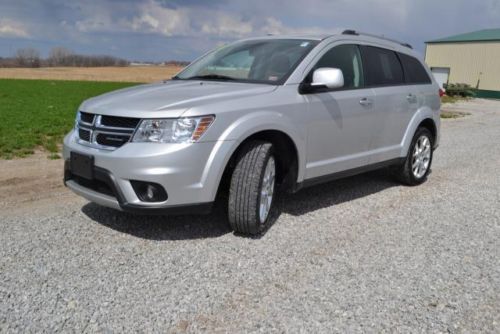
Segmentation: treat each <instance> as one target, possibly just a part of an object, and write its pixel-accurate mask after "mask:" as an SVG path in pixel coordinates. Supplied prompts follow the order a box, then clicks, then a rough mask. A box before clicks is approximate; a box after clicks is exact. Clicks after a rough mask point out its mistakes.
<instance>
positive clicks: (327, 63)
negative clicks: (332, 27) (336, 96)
mask: <svg viewBox="0 0 500 334" xmlns="http://www.w3.org/2000/svg"><path fill="white" fill-rule="evenodd" d="M321 67H332V68H338V69H340V70H342V74H343V75H344V88H359V87H363V85H364V83H363V70H362V66H361V56H360V54H359V48H358V46H357V45H340V46H336V47H334V48H332V49H331V50H330V51H328V52H327V53H325V54H324V55H323V57H322V58H321V59H320V60H319V61H318V63H317V64H316V66H315V69H317V68H321Z"/></svg>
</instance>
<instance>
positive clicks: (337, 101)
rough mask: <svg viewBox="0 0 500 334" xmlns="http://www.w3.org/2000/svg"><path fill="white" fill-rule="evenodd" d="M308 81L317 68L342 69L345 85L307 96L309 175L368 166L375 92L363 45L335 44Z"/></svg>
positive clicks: (318, 61) (307, 172)
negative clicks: (367, 75)
mask: <svg viewBox="0 0 500 334" xmlns="http://www.w3.org/2000/svg"><path fill="white" fill-rule="evenodd" d="M317 59H318V60H317V61H316V63H315V65H314V67H313V68H312V69H311V70H310V71H309V75H308V76H307V77H306V82H310V80H311V78H312V72H313V71H314V70H315V69H317V68H324V67H330V68H338V69H340V70H342V73H343V75H344V87H343V88H341V89H336V90H328V89H325V90H324V91H321V92H316V93H314V94H307V95H304V97H305V99H306V102H307V104H308V115H307V119H308V124H307V166H306V178H308V179H310V178H315V177H319V176H323V175H327V174H332V173H336V172H339V171H343V170H347V169H352V168H356V167H360V166H364V165H365V164H366V163H367V155H366V154H367V151H368V148H369V146H370V141H371V137H372V136H373V134H372V133H371V132H370V129H371V123H372V122H373V119H372V117H373V114H372V109H373V108H372V106H373V105H372V103H373V97H374V96H373V92H372V90H371V89H369V88H365V85H364V77H363V66H362V64H361V54H360V51H359V47H358V46H357V45H354V44H342V45H337V46H332V47H330V48H328V49H326V50H325V52H324V53H322V54H320V55H319V56H318V58H317Z"/></svg>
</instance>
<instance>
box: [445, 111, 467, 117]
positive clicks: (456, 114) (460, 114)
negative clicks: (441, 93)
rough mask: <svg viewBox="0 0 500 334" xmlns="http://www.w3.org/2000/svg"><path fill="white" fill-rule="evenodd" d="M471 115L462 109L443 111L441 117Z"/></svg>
mask: <svg viewBox="0 0 500 334" xmlns="http://www.w3.org/2000/svg"><path fill="white" fill-rule="evenodd" d="M467 115H470V114H469V113H467V112H461V111H441V118H460V117H464V116H467Z"/></svg>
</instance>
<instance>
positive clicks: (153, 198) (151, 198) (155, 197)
mask: <svg viewBox="0 0 500 334" xmlns="http://www.w3.org/2000/svg"><path fill="white" fill-rule="evenodd" d="M130 183H131V184H132V188H134V191H135V194H136V195H137V197H138V198H139V199H140V200H141V201H143V202H164V201H166V200H167V198H168V196H167V192H166V191H165V189H163V187H162V186H161V185H159V184H157V183H151V182H143V181H130Z"/></svg>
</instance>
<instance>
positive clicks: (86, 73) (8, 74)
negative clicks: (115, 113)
mask: <svg viewBox="0 0 500 334" xmlns="http://www.w3.org/2000/svg"><path fill="white" fill-rule="evenodd" d="M181 69H182V67H178V66H127V67H42V68H0V78H2V79H48V80H88V81H119V82H154V81H159V80H163V79H169V78H170V77H172V76H173V75H174V74H176V73H177V72H179V71H180V70H181Z"/></svg>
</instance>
